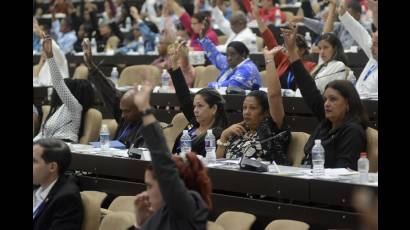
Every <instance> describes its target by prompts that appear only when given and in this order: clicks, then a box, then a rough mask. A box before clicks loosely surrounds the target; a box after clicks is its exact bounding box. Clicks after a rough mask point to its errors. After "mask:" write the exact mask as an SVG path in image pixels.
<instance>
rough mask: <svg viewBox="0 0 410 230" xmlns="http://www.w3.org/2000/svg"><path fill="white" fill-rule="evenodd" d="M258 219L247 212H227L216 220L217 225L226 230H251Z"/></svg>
mask: <svg viewBox="0 0 410 230" xmlns="http://www.w3.org/2000/svg"><path fill="white" fill-rule="evenodd" d="M255 220H256V217H255V216H254V215H252V214H249V213H246V212H234V211H226V212H223V213H222V214H221V215H219V216H218V218H216V220H215V223H217V224H219V225H221V226H222V227H223V228H224V229H225V230H250V229H251V226H252V224H253V223H254V222H255Z"/></svg>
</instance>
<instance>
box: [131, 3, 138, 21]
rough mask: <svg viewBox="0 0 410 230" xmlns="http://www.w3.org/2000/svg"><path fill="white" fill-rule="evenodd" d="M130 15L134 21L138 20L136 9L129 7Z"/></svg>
mask: <svg viewBox="0 0 410 230" xmlns="http://www.w3.org/2000/svg"><path fill="white" fill-rule="evenodd" d="M130 14H131V16H132V17H133V18H134V19H135V20H137V21H138V20H140V14H139V12H138V9H137V7H135V6H131V7H130Z"/></svg>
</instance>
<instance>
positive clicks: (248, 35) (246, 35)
mask: <svg viewBox="0 0 410 230" xmlns="http://www.w3.org/2000/svg"><path fill="white" fill-rule="evenodd" d="M212 18H213V19H214V23H215V24H216V25H218V27H219V29H220V30H221V31H222V32H223V33H224V34H225V35H227V36H228V39H227V40H226V42H225V44H222V45H218V46H216V49H217V50H218V51H219V52H222V53H226V48H227V46H228V44H229V43H230V42H233V41H239V42H243V43H244V44H245V46H246V47H248V49H249V52H250V53H255V52H257V47H256V34H254V33H253V32H252V30H251V29H250V28H249V27H246V28H245V29H243V30H242V31H241V32H239V33H237V34H236V33H235V32H233V31H232V29H231V24H230V23H229V21H228V20H227V19H226V18H225V17H224V16H223V13H222V11H221V10H220V9H219V7H217V6H216V7H214V8H212Z"/></svg>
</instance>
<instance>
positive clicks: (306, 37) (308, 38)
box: [305, 32, 312, 47]
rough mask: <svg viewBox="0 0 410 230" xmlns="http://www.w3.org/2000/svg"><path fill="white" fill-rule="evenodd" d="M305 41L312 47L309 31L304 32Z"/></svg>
mask: <svg viewBox="0 0 410 230" xmlns="http://www.w3.org/2000/svg"><path fill="white" fill-rule="evenodd" d="M305 41H306V44H307V45H308V47H312V37H311V36H310V32H306V33H305Z"/></svg>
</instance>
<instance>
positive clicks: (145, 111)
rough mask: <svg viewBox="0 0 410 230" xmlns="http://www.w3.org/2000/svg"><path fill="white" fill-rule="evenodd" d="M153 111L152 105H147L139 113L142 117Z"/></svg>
mask: <svg viewBox="0 0 410 230" xmlns="http://www.w3.org/2000/svg"><path fill="white" fill-rule="evenodd" d="M154 111H155V110H154V109H153V108H152V107H148V108H147V109H145V110H143V111H141V112H140V114H141V117H144V116H147V115H150V114H154Z"/></svg>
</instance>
